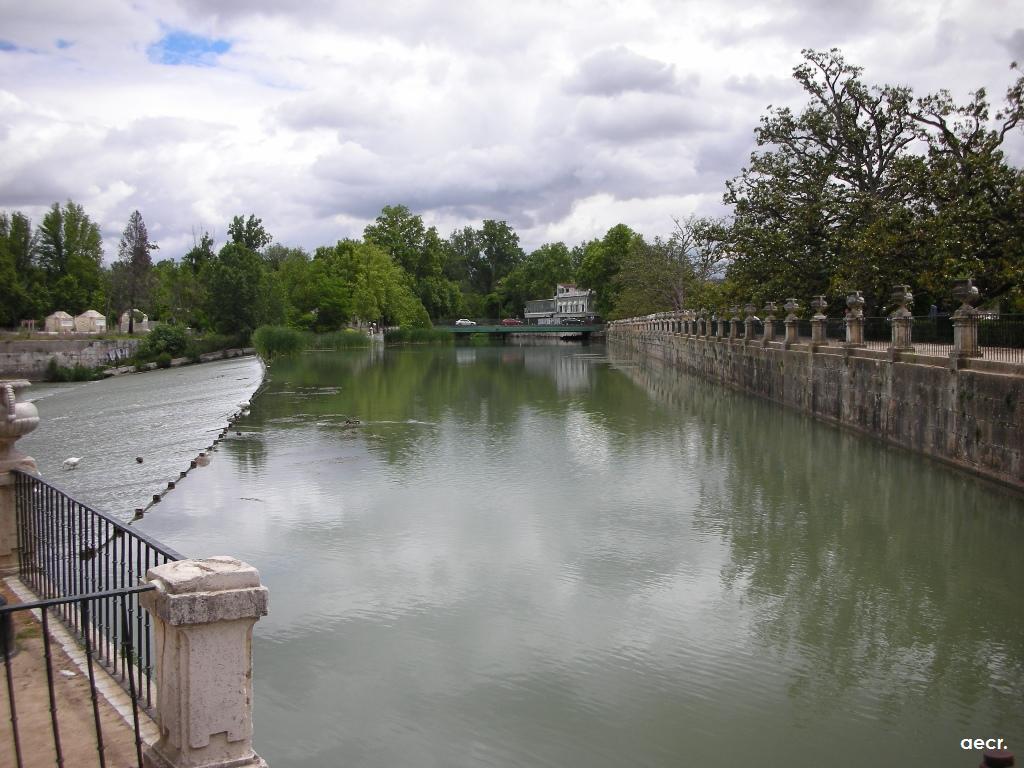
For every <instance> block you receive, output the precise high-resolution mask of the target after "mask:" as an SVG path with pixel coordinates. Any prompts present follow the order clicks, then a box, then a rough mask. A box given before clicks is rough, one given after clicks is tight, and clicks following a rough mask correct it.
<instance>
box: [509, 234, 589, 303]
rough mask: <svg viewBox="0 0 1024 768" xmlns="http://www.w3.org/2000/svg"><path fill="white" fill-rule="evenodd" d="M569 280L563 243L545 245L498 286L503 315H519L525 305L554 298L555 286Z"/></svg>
mask: <svg viewBox="0 0 1024 768" xmlns="http://www.w3.org/2000/svg"><path fill="white" fill-rule="evenodd" d="M572 279H573V268H572V262H571V259H570V256H569V249H568V248H566V246H565V243H545V244H544V245H542V246H541V247H540V248H538V249H537V250H535V251H533V252H532V253H530V254H529V255H528V256H527V257H526V258H525V259H524V260H523V261H522V262H521V263H520V264H518V265H517V266H516V267H515V268H514V269H513V270H512V271H511V272H509V274H508V275H507V276H506V277H505V278H504V279H503V280H502V281H501V282H500V283H499V285H498V293H499V294H500V296H501V299H502V307H503V309H504V311H505V313H506V314H510V315H519V314H521V313H522V312H523V307H524V305H525V304H526V302H527V301H530V300H531V299H549V298H551V297H552V296H554V295H555V286H556V285H557V284H558V283H568V282H571V281H572Z"/></svg>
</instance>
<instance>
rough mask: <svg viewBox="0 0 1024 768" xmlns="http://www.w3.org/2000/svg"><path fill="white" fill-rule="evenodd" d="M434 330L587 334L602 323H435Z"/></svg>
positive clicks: (597, 329) (598, 329) (463, 332)
mask: <svg viewBox="0 0 1024 768" xmlns="http://www.w3.org/2000/svg"><path fill="white" fill-rule="evenodd" d="M434 330H437V331H447V332H449V333H459V334H468V333H491V334H505V335H507V334H510V333H549V334H550V333H554V334H558V335H561V336H565V335H567V334H570V333H571V334H577V333H578V334H583V335H585V336H589V335H590V334H592V333H603V332H604V324H603V323H597V324H593V325H436V326H434Z"/></svg>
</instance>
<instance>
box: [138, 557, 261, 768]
mask: <svg viewBox="0 0 1024 768" xmlns="http://www.w3.org/2000/svg"><path fill="white" fill-rule="evenodd" d="M145 581H146V583H149V584H155V585H156V589H155V590H152V591H150V592H143V593H141V594H140V595H139V602H140V603H141V604H142V606H143V607H144V608H145V609H146V610H147V611H149V613H150V614H151V615H152V617H153V636H154V639H155V649H154V654H153V658H154V659H155V662H156V686H157V701H156V722H157V725H158V726H159V728H160V740H159V741H158V742H157V743H156V745H155V746H152V747H148V748H147V749H146V752H145V755H144V761H143V762H144V765H145V766H146V768H243V767H252V768H266V765H267V763H266V761H264V760H263V759H262V758H261V757H260V756H259V755H257V754H256V753H255V752H254V751H253V749H252V628H253V625H254V624H255V623H256V621H257V620H258V619H259V618H260V617H261V616H265V615H266V614H267V588H266V587H264V586H261V585H260V575H259V572H258V571H257V570H256V569H255V568H253V567H252V566H251V565H247V564H246V563H243V562H241V561H239V560H235V559H234V558H231V557H211V558H209V559H207V560H179V561H177V562H173V563H166V564H164V565H159V566H156V567H155V568H150V569H149V571H147V572H146V579H145Z"/></svg>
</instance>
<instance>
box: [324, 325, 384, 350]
mask: <svg viewBox="0 0 1024 768" xmlns="http://www.w3.org/2000/svg"><path fill="white" fill-rule="evenodd" d="M313 346H314V347H316V348H317V349H353V348H358V347H368V346H370V337H369V336H368V335H367V334H365V333H364V332H363V331H357V330H356V329H355V328H345V329H344V330H341V331H332V332H330V333H318V334H317V335H316V336H314V337H313Z"/></svg>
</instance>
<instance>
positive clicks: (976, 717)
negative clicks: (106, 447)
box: [143, 346, 1024, 768]
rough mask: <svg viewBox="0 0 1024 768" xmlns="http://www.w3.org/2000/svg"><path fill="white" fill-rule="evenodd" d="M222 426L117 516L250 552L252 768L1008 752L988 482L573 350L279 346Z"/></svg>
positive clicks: (197, 546) (1008, 694) (1023, 566)
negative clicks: (260, 384) (256, 759)
mask: <svg viewBox="0 0 1024 768" xmlns="http://www.w3.org/2000/svg"><path fill="white" fill-rule="evenodd" d="M346 420H348V421H350V422H351V421H355V420H358V421H359V423H358V424H353V423H346ZM237 429H238V430H239V431H240V432H241V434H240V435H235V434H234V433H232V434H231V435H230V437H229V439H228V440H226V441H225V442H223V443H221V444H220V446H219V447H218V449H217V451H216V452H215V453H214V458H213V461H212V463H211V464H210V466H208V467H206V468H203V469H202V470H200V471H198V472H193V473H192V474H190V475H189V477H188V479H187V480H186V481H184V482H182V483H181V485H180V486H179V488H178V489H177V490H175V491H174V492H172V493H171V494H169V495H168V496H167V497H166V498H165V501H164V502H163V503H162V504H161V505H160V509H159V511H158V512H154V513H153V514H151V515H147V517H146V519H145V521H144V524H143V527H144V530H146V531H147V532H148V533H150V534H153V535H155V536H157V537H158V538H160V539H162V540H164V541H166V542H167V543H168V544H170V545H171V546H173V547H174V548H176V549H178V550H179V551H182V552H185V553H188V554H191V555H195V556H206V555H212V554H232V555H236V556H239V557H242V558H243V559H246V560H248V561H249V562H252V563H253V564H255V565H256V566H257V567H259V568H260V571H261V574H262V577H263V580H264V583H266V584H267V585H268V586H269V587H270V590H271V611H270V615H269V616H268V617H267V618H265V619H264V620H262V621H261V622H260V623H259V624H258V625H257V630H256V639H255V675H256V679H255V691H256V701H255V705H256V715H255V720H256V746H257V749H258V750H259V751H260V752H261V754H263V755H264V756H265V757H266V758H267V759H268V761H269V762H270V764H271V765H272V766H274V768H286V767H287V766H296V767H297V766H302V767H303V768H306V767H309V768H312V767H313V766H335V765H338V766H342V765H344V766H438V767H441V766H489V765H493V766H609V767H610V766H632V765H637V766H681V765H682V766H686V765H693V766H704V765H707V766H711V765H750V766H754V765H756V766H768V767H770V766H780V767H781V766H787V768H788V767H790V766H815V765H828V766H830V768H840V767H843V766H850V767H851V768H853V766H857V767H858V768H859V767H860V766H865V765H872V766H890V765H891V766H897V765H920V766H964V767H965V768H967V767H968V766H976V765H977V764H978V763H979V762H980V755H979V754H978V753H976V752H964V751H962V750H961V749H960V747H959V741H960V739H962V738H965V737H972V738H974V737H983V738H987V737H1001V738H1004V739H1006V740H1007V742H1008V743H1009V745H1010V746H1011V747H1017V751H1018V754H1020V753H1024V601H1022V599H1021V586H1022V585H1024V558H1022V552H1024V502H1022V500H1021V499H1020V497H1018V496H1015V495H1013V494H1011V493H1009V492H1006V491H1003V490H1001V489H999V488H996V487H994V486H991V485H988V484H985V483H983V482H981V481H978V480H976V479H974V478H971V477H969V476H967V475H964V474H961V473H958V472H955V471H952V470H950V469H948V468H946V467H944V466H941V465H938V464H936V463H934V462H930V461H927V460H925V459H922V458H919V457H917V456H914V455H912V454H910V453H908V452H902V451H899V450H896V449H892V448H886V447H884V446H882V445H881V444H879V443H875V442H872V441H871V440H868V439H864V438H862V437H858V436H854V435H851V434H846V433H843V432H841V431H838V430H836V429H834V428H831V427H828V426H824V425H821V424H816V423H814V422H812V421H810V420H808V419H806V418H804V417H802V416H800V415H798V414H795V413H792V412H788V411H784V410H781V409H780V408H778V407H777V406H774V405H771V404H768V403H765V402H762V401H758V400H754V399H750V398H747V397H745V396H743V395H739V394H736V393H733V392H731V391H729V390H727V389H725V388H724V387H721V386H719V385H715V384H712V383H707V382H703V381H699V380H695V379H692V378H688V377H686V376H683V375H681V374H679V373H678V372H676V371H672V370H665V369H661V368H657V367H649V366H645V365H642V364H641V363H640V362H639V361H637V360H631V359H628V358H624V357H621V356H618V355H616V354H615V353H614V351H609V352H606V351H605V349H604V347H601V346H593V347H579V346H535V347H525V348H519V347H513V346H506V347H501V348H477V347H457V348H446V349H429V348H422V349H405V350H388V351H386V352H383V351H381V350H379V349H378V350H376V351H366V350H361V351H352V352H348V353H324V354H309V355H305V356H302V357H301V358H298V359H294V360H280V361H277V362H275V363H274V364H273V365H272V366H271V367H270V371H269V381H268V385H267V387H266V389H265V390H264V391H263V392H262V393H261V394H260V395H259V396H258V398H257V399H256V400H254V402H253V408H252V412H251V414H250V415H249V416H248V417H247V418H245V419H243V420H242V421H241V422H239V423H238V427H237Z"/></svg>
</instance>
